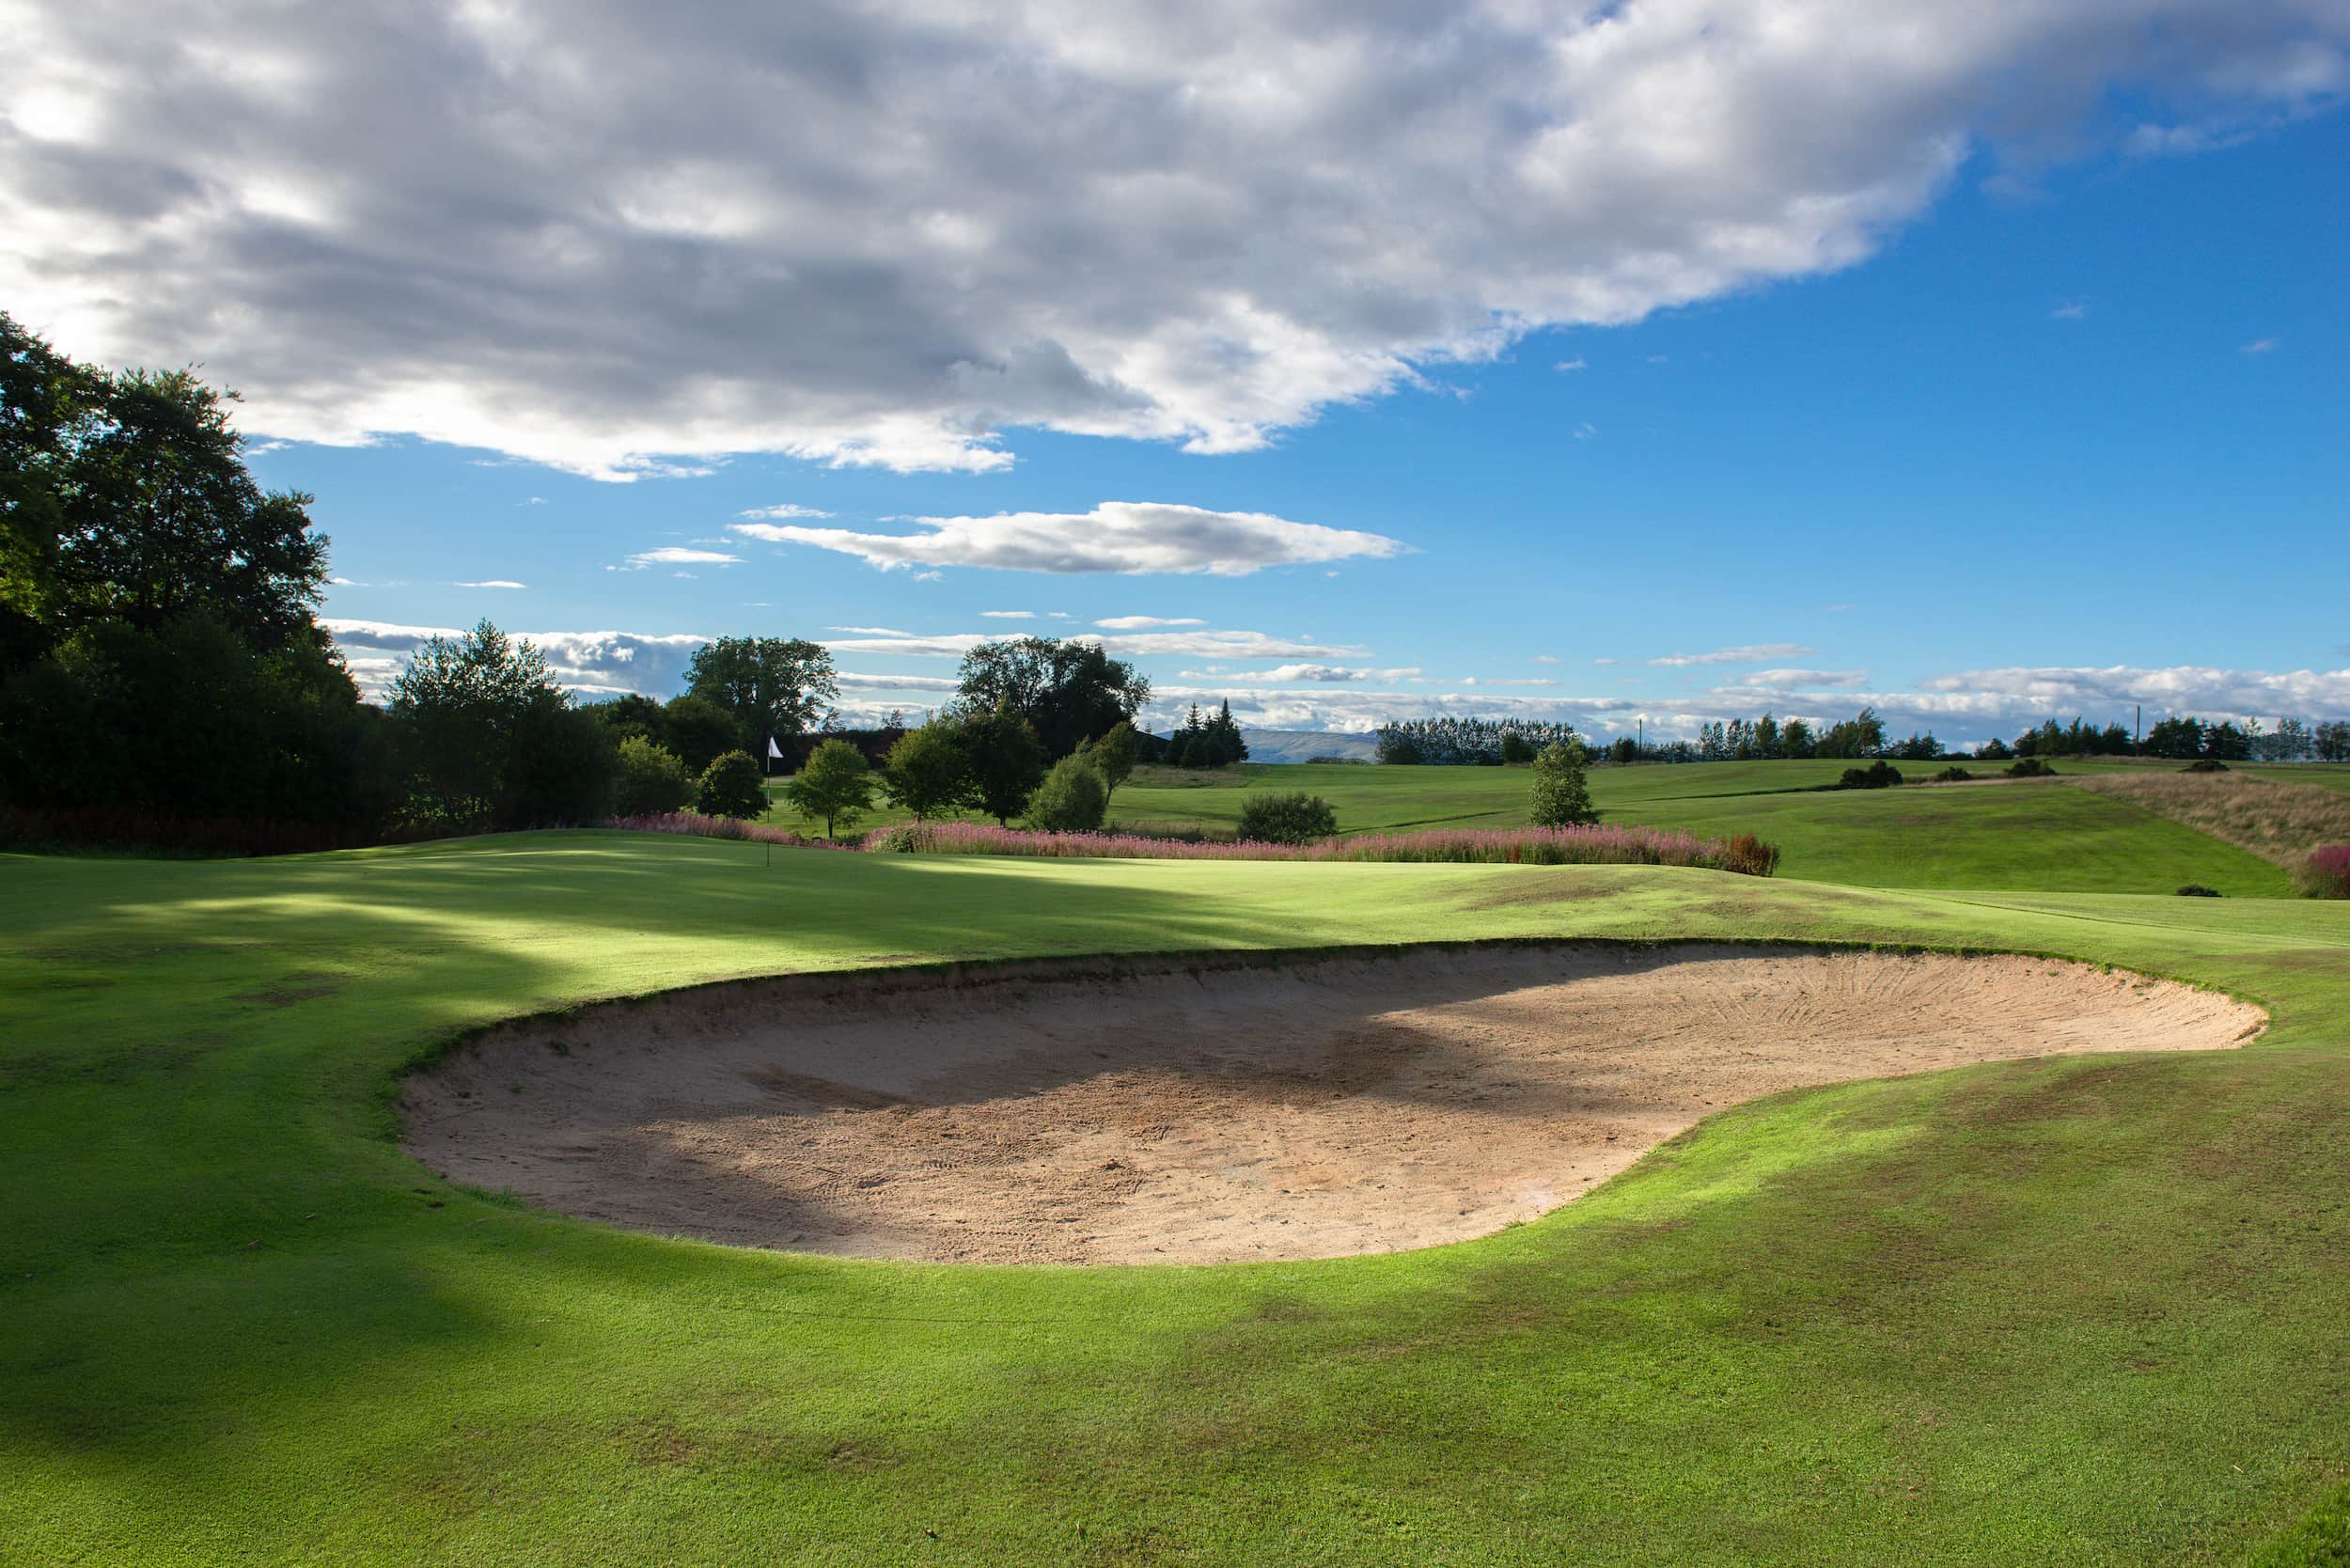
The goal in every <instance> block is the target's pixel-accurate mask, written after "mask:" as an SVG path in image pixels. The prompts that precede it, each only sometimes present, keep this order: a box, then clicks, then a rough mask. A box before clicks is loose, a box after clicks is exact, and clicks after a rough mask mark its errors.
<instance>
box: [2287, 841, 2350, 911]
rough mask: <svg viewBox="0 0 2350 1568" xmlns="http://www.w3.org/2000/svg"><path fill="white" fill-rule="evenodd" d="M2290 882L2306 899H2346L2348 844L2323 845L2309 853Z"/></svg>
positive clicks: (2349, 892) (2348, 896)
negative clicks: (2321, 847)
mask: <svg viewBox="0 0 2350 1568" xmlns="http://www.w3.org/2000/svg"><path fill="white" fill-rule="evenodd" d="M2293 881H2294V886H2296V887H2298V888H2300V890H2301V892H2302V894H2303V895H2304V896H2305V897H2308V898H2312V899H2350V844H2327V845H2326V846H2325V847H2324V848H2323V849H2317V850H2312V851H2311V852H2310V857H2309V859H2307V860H2305V861H2303V862H2302V863H2301V869H2300V870H2297V871H2295V873H2294V877H2293Z"/></svg>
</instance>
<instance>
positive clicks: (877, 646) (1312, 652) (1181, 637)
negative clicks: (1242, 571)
mask: <svg viewBox="0 0 2350 1568" xmlns="http://www.w3.org/2000/svg"><path fill="white" fill-rule="evenodd" d="M833 630H834V631H836V632H846V633H848V634H850V635H849V636H847V637H846V638H829V639H827V640H826V644H825V646H827V647H829V648H831V649H832V650H833V651H836V652H847V653H897V654H903V655H907V656H910V657H914V658H929V659H960V658H962V657H963V656H964V654H965V653H967V652H969V651H971V650H972V649H973V648H976V647H977V646H979V644H980V643H983V642H992V641H994V640H995V639H996V638H998V637H1000V636H1002V635H1003V634H1002V633H1000V632H948V633H943V634H939V635H921V634H917V633H913V632H899V631H893V630H891V629H889V628H887V627H882V626H836V627H834V628H833ZM1070 640H1072V641H1076V642H1091V643H1099V644H1100V645H1101V646H1102V648H1103V649H1104V650H1105V651H1107V652H1110V653H1112V654H1115V655H1117V656H1118V657H1120V658H1148V657H1152V656H1154V655H1155V656H1170V657H1177V658H1183V657H1190V658H1205V659H1283V658H1293V659H1311V658H1328V657H1332V656H1337V657H1341V658H1343V657H1347V656H1349V655H1359V654H1361V653H1362V652H1363V650H1362V649H1359V648H1348V647H1340V646H1334V645H1325V644H1323V643H1317V642H1314V641H1312V640H1311V639H1310V638H1308V639H1300V638H1295V637H1277V636H1270V635H1266V634H1265V633H1263V632H1138V633H1129V634H1126V635H1119V636H1100V635H1095V634H1093V633H1090V632H1086V633H1079V634H1077V635H1075V636H1073V638H1071V639H1070Z"/></svg>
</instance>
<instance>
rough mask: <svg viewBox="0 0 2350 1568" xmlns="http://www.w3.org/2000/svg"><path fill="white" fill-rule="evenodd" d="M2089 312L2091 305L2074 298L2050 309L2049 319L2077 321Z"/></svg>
mask: <svg viewBox="0 0 2350 1568" xmlns="http://www.w3.org/2000/svg"><path fill="white" fill-rule="evenodd" d="M2088 314H2089V306H2085V305H2083V304H2081V303H2080V302H2079V301H2078V300H2073V301H2070V302H2068V303H2066V304H2063V305H2060V306H2057V307H2056V308H2055V309H2054V310H2051V311H2049V312H2048V319H2049V320H2050V321H2080V320H2081V319H2082V318H2084V317H2086V316H2087V315H2088Z"/></svg>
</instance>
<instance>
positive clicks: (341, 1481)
mask: <svg viewBox="0 0 2350 1568" xmlns="http://www.w3.org/2000/svg"><path fill="white" fill-rule="evenodd" d="M1684 771H1694V770H1684ZM2018 793H2021V792H2018ZM0 892H4V893H5V895H6V896H5V899H0V1183H4V1184H5V1185H4V1186H0V1191H5V1193H6V1198H5V1200H4V1201H5V1205H6V1207H5V1210H0V1220H5V1225H4V1226H0V1234H5V1236H6V1238H7V1250H6V1255H5V1263H6V1267H5V1271H0V1502H5V1506H0V1561H9V1562H15V1561H24V1562H40V1563H50V1562H90V1563H118V1562H133V1561H135V1562H140V1563H159V1564H169V1563H183V1562H184V1563H205V1564H222V1563H235V1562H261V1561H268V1562H280V1561H319V1562H350V1561H369V1562H416V1563H431V1564H436V1565H440V1564H470V1563H538V1562H568V1561H595V1562H599V1563H633V1562H647V1563H651V1562H661V1563H700V1562H717V1561H745V1560H759V1561H768V1562H785V1563H855V1564H868V1563H896V1562H921V1563H933V1562H960V1563H970V1562H1017V1563H1147V1562H1171V1561H1183V1562H1188V1563H1272V1562H1280V1563H1333V1564H1336V1563H1345V1564H1370V1563H1429V1562H1452V1563H1481V1562H1529V1563H1531V1562H1542V1563H1557V1562H1570V1561H1571V1562H1577V1563H1613V1562H1625V1563H1631V1562H1642V1563H1652V1562H1668V1561H1669V1562H1675V1563H1703V1562H1722V1563H1732V1562H1736V1563H1764V1562H1788V1563H1798V1562H1800V1563H1822V1562H1855V1563H1880V1562H1890V1561H1901V1562H1918V1563H1926V1562H1980V1563H2018V1562H2065V1563H2125V1562H2126V1563H2138V1562H2149V1561H2162V1562H2191V1563H2233V1562H2237V1561H2241V1560H2244V1559H2245V1558H2246V1556H2247V1555H2248V1553H2250V1552H2252V1551H2253V1550H2255V1549H2256V1548H2258V1547H2259V1546H2260V1544H2262V1543H2264V1542H2269V1541H2274V1540H2277V1539H2278V1538H2279V1535H2280V1533H2281V1532H2284V1531H2286V1530H2288V1529H2292V1528H2293V1527H2295V1524H2296V1522H2297V1521H2299V1520H2301V1519H2302V1518H2304V1517H2305V1516H2310V1515H2311V1511H2312V1510H2313V1509H2319V1508H2320V1505H2321V1502H2322V1500H2323V1499H2324V1498H2325V1497H2327V1496H2328V1494H2329V1493H2333V1492H2334V1491H2335V1490H2336V1489H2337V1488H2338V1487H2339V1484H2340V1481H2341V1478H2342V1475H2343V1473H2344V1471H2345V1467H2346V1466H2350V1397H2346V1396H2350V1314H2345V1313H2344V1311H2343V1310H2342V1302H2343V1301H2344V1300H2345V1299H2350V1189H2346V1188H2345V1186H2344V1184H2343V1175H2342V1173H2343V1171H2344V1170H2345V1169H2350V1073H2345V1071H2344V1068H2345V1058H2346V1055H2350V905H2340V904H2321V903H2314V902H2282V901H2279V902H2266V901H2256V900H2250V899H2232V900H2218V901H2211V900H2183V899H2175V898H2169V897H2133V896H2127V895H2115V894H2081V893H2055V892H2006V893H1997V892H1982V891H1977V892H1970V893H1965V894H1955V893H1936V892H1930V891H1917V890H1892V889H1884V888H1863V887H1838V886H1827V885H1824V884H1820V885H1805V884H1798V883H1792V882H1787V881H1784V880H1781V881H1775V882H1758V881H1754V880H1751V879H1744V878H1736V877H1729V876H1719V875H1715V874H1711V873H1706V872H1698V871H1685V870H1658V869H1650V868H1630V867H1595V868H1557V869H1536V868H1513V867H1446V866H1394V865H1332V866H1322V865H1304V866H1292V865H1278V864H1262V863H1255V864H1250V863H1240V864H1232V863H1188V864H1168V863H1152V862H1107V861H1104V862H1088V861H1001V860H989V861H961V860H952V859H943V858H942V859H930V858H923V857H901V856H878V855H875V856H862V855H826V854H817V853H798V854H778V855H776V863H775V867H774V869H773V870H764V869H763V868H762V865H761V856H760V852H759V851H758V850H757V849H756V848H754V847H752V846H745V845H738V844H728V843H719V842H712V841H704V840H693V839H664V838H655V837H650V836H643V837H639V836H629V835H618V834H571V835H537V836H522V837H514V838H504V839H479V840H471V841H463V842H452V843H443V844H432V845H423V846H415V847H411V848H404V849H391V850H380V851H368V852H362V853H356V854H346V855H325V856H314V857H301V858H290V859H283V860H273V861H248V862H211V863H202V862H145V861H135V860H97V859H31V858H24V857H0ZM1537 935H1540V936H1568V935H1590V936H1606V937H1617V938H1627V939H1635V940H1643V939H1663V938H1680V937H1706V936H1713V937H1734V938H1757V939H1763V938H1800V939H1812V940H1835V941H1864V942H1884V943H1915V944H1929V945H1940V946H1960V947H1994V948H2011V949H2027V950H2034V951H2046V952H2053V953H2062V954H2068V955H2073V956H2077V957H2081V958H2085V959H2090V960H2094V961H2102V962H2111V963H2115V964H2124V965H2129V966H2133V967H2137V968H2141V969H2146V970H2150V971H2154V972H2159V973H2166V974H2172V975H2177V976H2182V977H2185V978H2188V979H2192V980H2199V981H2201V982H2205V983H2210V984H2215V985H2220V986H2225V987H2228V988H2230V989H2232V990H2233V991H2236V992H2237V993H2239V994H2242V995H2245V996H2251V997H2253V998H2255V999H2258V1000H2260V1001H2262V1002H2264V1004H2266V1005H2267V1006H2269V1007H2270V1008H2271V1009H2272V1010H2273V1011H2274V1014H2275V1018H2276V1027H2274V1028H2273V1029H2272V1030H2271V1031H2270V1033H2269V1034H2268V1036H2266V1037H2265V1038H2264V1039H2263V1040H2261V1041H2259V1042H2257V1043H2254V1044H2252V1045H2251V1046H2249V1047H2248V1048H2247V1049H2245V1050H2243V1051H2240V1052H2229V1053H2220V1054H2213V1055H2155V1056H2147V1057H2138V1058H2114V1057H2095V1058H2076V1059H2070V1060H2049V1061H2040V1062H2027V1063H2017V1064H2007V1065H1993V1066H1985V1067H1979V1068H1972V1069H1966V1070H1963V1071H1959V1072H1955V1073H1949V1074H1937V1075H1933V1076H1928V1077H1922V1078H1914V1079H1906V1080H1900V1081H1894V1082H1883V1083H1871V1084H1857V1085H1849V1086H1843V1087H1840V1088H1835V1089H1830V1090H1820V1091H1811V1092H1805V1093H1800V1094H1793V1095H1785V1096H1779V1097H1777V1098H1774V1099H1771V1100H1767V1101H1763V1102H1760V1103H1757V1104H1754V1105H1747V1106H1744V1107H1740V1108H1736V1109H1733V1110H1731V1111H1728V1112H1726V1113H1724V1114H1722V1115H1719V1116H1716V1117H1715V1118H1714V1119H1713V1120H1711V1121H1707V1122H1705V1123H1703V1124H1702V1125H1701V1126H1700V1127H1699V1128H1697V1129H1695V1130H1694V1131H1693V1132H1692V1133H1690V1134H1689V1135H1687V1136H1685V1137H1682V1138H1680V1139H1677V1140H1675V1141H1674V1142H1673V1143H1672V1144H1670V1145H1668V1146H1667V1147H1666V1148H1664V1149H1662V1150H1660V1151H1658V1152H1656V1153H1655V1154H1653V1155H1652V1156H1651V1157H1650V1158H1649V1159H1647V1160H1645V1161H1644V1162H1642V1163H1641V1164H1640V1165H1639V1166H1638V1167H1637V1168H1635V1169H1634V1170H1632V1171H1631V1172H1629V1173H1627V1174H1626V1175H1625V1176H1623V1177H1622V1178H1619V1179H1618V1180H1616V1181H1614V1182H1611V1183H1609V1184H1607V1185H1606V1186H1605V1187H1603V1188H1601V1189H1599V1190H1598V1191H1596V1192H1594V1193H1593V1194H1592V1195H1590V1197H1589V1198H1587V1199H1585V1200H1581V1201H1579V1202H1577V1203H1575V1204H1574V1205H1571V1206H1570V1207H1568V1208H1566V1209H1564V1210H1561V1211H1559V1212H1558V1213H1556V1214H1554V1215H1550V1216H1548V1217H1546V1218H1545V1219H1543V1220H1541V1221H1538V1222H1536V1223H1534V1224H1531V1225H1528V1226H1524V1227H1520V1228H1517V1229H1514V1230H1512V1231H1506V1232H1504V1233H1502V1234H1500V1235H1496V1236H1494V1237H1490V1238H1487V1239H1485V1240H1482V1241H1478V1242H1473V1243H1468V1244H1465V1245H1462V1246H1457V1247H1444V1248H1438V1249H1434V1250H1430V1251H1424V1252H1416V1253H1405V1254H1398V1255H1393V1256H1388V1257H1381V1258H1365V1259H1354V1260H1343V1261H1334V1262H1320V1263H1308V1264H1280V1265H1256V1266H1236V1267H1224V1268H1208V1269H1171V1268H1170V1269H1104V1270H1094V1271H1083V1270H1075V1271H1073V1270H1052V1269H1034V1270H1023V1269H1009V1268H998V1269H981V1268H949V1267H920V1266H911V1265H891V1264H879V1263H861V1262H844V1261H838V1260H826V1259H814V1258H802V1257H793V1256H786V1255H776V1254H762V1253H756V1252H748V1251H736V1250H729V1249H727V1248H722V1247H709V1246H703V1245H696V1244H685V1243H677V1242H668V1241H663V1240H659V1239H655V1238H650V1237H644V1236H635V1235H629V1234H623V1233H620V1232H617V1231H605V1230H602V1229H600V1228H598V1227H595V1226H592V1225H588V1224H584V1223H579V1222H575V1221H571V1220H567V1219H563V1218H559V1217H556V1216H553V1215H544V1214H540V1213H536V1212H533V1211H531V1210H528V1209H526V1208H523V1207H519V1206H517V1205H515V1204H513V1203H510V1202H507V1201H501V1200H494V1199H492V1198H490V1197H487V1196H484V1195H479V1194H474V1193H469V1192H465V1191H461V1190H456V1189H453V1188H451V1187H449V1186H448V1185H446V1184H443V1183H441V1182H439V1181H437V1180H435V1179H433V1178H432V1177H431V1175H429V1174H428V1173H427V1172H425V1171H424V1170H422V1169H421V1168H418V1167H415V1166H414V1165H412V1164H411V1163H410V1162H408V1161H407V1160H405V1159H404V1158H403V1157H402V1156H401V1155H400V1154H399V1152H398V1151H397V1149H396V1147H395V1146H394V1144H393V1143H392V1142H391V1137H392V1131H393V1119H392V1112H391V1101H390V1098H389V1096H390V1095H391V1093H392V1085H393V1082H394V1074H395V1073H396V1072H397V1070H398V1069H399V1066H400V1065H401V1064H402V1063H403V1062H406V1061H409V1060H411V1059H413V1058H415V1057H416V1055H417V1054H418V1053H419V1052H422V1051H426V1050H430V1049H431V1048H432V1047H433V1045H434V1043H436V1042H437V1041H439V1040H441V1039H443V1038H445V1036H446V1033H447V1031H450V1030H453V1029H460V1028H463V1027H468V1026H472V1025H476V1024H479V1023H481V1022H483V1021H486V1020H489V1019H493V1018H496V1017H500V1016H505V1015H510V1014H513V1013H518V1012H524V1011H534V1010H539V1009H544V1008H548V1007H553V1006H557V1005H562V1004H566V1003H572V1002H576V1001H581V1000H586V999H589V998H594V997H601V996H615V995H624V994H632V993H637V992H642V991H647V990H651V989H655V988H659V987H663V986H669V985H676V984H681V983H685V982H689V981H694V980H715V979H722V978H727V977H731V976H741V975H749V974H762V973H773V972H778V971H788V970H798V969H807V968H820V967H834V966H843V965H856V964H880V963H895V962H909V961H914V960H919V959H936V958H975V957H986V956H1010V955H1016V954H1028V953H1054V952H1079V951H1107V950H1158V949H1185V948H1191V949H1220V948H1249V947H1256V948H1263V947H1295V946H1306V945H1314V944H1327V943H1338V942H1401V941H1410V940H1417V939H1423V938H1431V937H1436V938H1445V939H1462V938H1472V937H1504V936H1537ZM1986 1023H1988V1024H1996V1020H1986ZM2332 1507H2333V1510H2334V1513H2332V1514H2326V1513H2323V1512H2322V1511H2321V1513H2318V1514H2317V1515H2315V1516H2314V1517H2313V1519H2312V1524H2311V1527H2310V1529H2309V1530H2307V1531H2305V1532H2304V1535H2305V1537H2306V1539H2307V1540H2310V1541H2319V1542H2321V1544H2322V1540H2323V1539H2336V1538H2338V1537H2339V1511H2340V1504H2339V1503H2338V1502H2337V1503H2335V1504H2333V1505H2332ZM2328 1518H2331V1519H2333V1520H2334V1523H2332V1524H2327V1523H2326V1520H2327V1519H2328ZM933 1531H934V1532H935V1535H934V1536H933V1535H932V1533H931V1532H933ZM2279 1549H2280V1550H2288V1551H2294V1552H2298V1551H2300V1550H2301V1547H2300V1546H2298V1545H2293V1546H2290V1547H2285V1546H2282V1545H2280V1546H2279ZM2316 1549H2317V1548H2315V1547H2312V1548H2311V1551H2310V1552H2309V1553H2304V1554H2303V1555H2304V1556H2305V1557H2306V1558H2308V1560H2319V1559H2317V1558H2316V1557H2315V1556H2314V1555H2313V1554H2314V1552H2315V1550H2316ZM2283 1560H2292V1559H2290V1558H2287V1559H2283Z"/></svg>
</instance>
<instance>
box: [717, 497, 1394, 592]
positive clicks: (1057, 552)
mask: <svg viewBox="0 0 2350 1568" xmlns="http://www.w3.org/2000/svg"><path fill="white" fill-rule="evenodd" d="M914 521H915V522H917V523H918V524H919V525H921V526H922V527H923V528H925V529H927V530H928V531H927V532H924V533H919V534H870V533H859V532H857V531H855V530H854V529H849V528H808V527H802V526H799V525H790V524H784V525H777V524H771V523H736V524H733V525H730V526H731V528H732V531H733V532H735V533H738V534H742V535H744V536H745V537H748V538H751V539H762V540H768V541H774V542H776V543H791V544H810V545H814V546H815V547H817V548H818V549H821V550H837V551H839V552H841V553H842V554H844V555H851V556H855V557H860V558H861V559H863V560H865V561H866V562H868V563H870V565H873V566H876V567H879V568H881V569H883V570H884V571H888V570H890V569H893V568H897V567H904V566H917V565H918V566H973V567H991V568H995V569H996V570H999V571H1008V572H1120V573H1127V574H1133V573H1140V572H1205V573H1208V574H1209V575H1211V576H1217V577H1245V576H1246V575H1248V574H1249V573H1251V572H1261V571H1262V570H1264V569H1265V568H1267V567H1272V566H1291V565H1297V564H1301V563H1305V562H1313V561H1332V560H1344V559H1347V558H1349V557H1361V556H1370V557H1382V556H1394V555H1399V554H1401V553H1402V550H1403V548H1404V546H1403V545H1402V543H1401V542H1400V541H1396V540H1392V539H1388V538H1387V537H1385V536H1384V535H1381V534H1368V533H1358V532H1355V530H1353V529H1349V528H1328V527H1324V526H1323V525H1320V524H1315V523H1293V522H1291V521H1289V520H1288V519H1287V518H1283V517H1274V516H1271V515H1268V514H1267V513H1264V512H1256V511H1209V510H1204V509H1202V508H1199V507H1183V506H1171V505H1167V504H1164V503H1160V502H1151V501H1104V502H1102V503H1101V504H1100V505H1098V506H1096V507H1095V508H1094V509H1093V510H1091V511H1088V512H1040V511H1022V512H1004V513H999V514H998V515H996V516H994V517H920V518H916V519H914Z"/></svg>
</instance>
